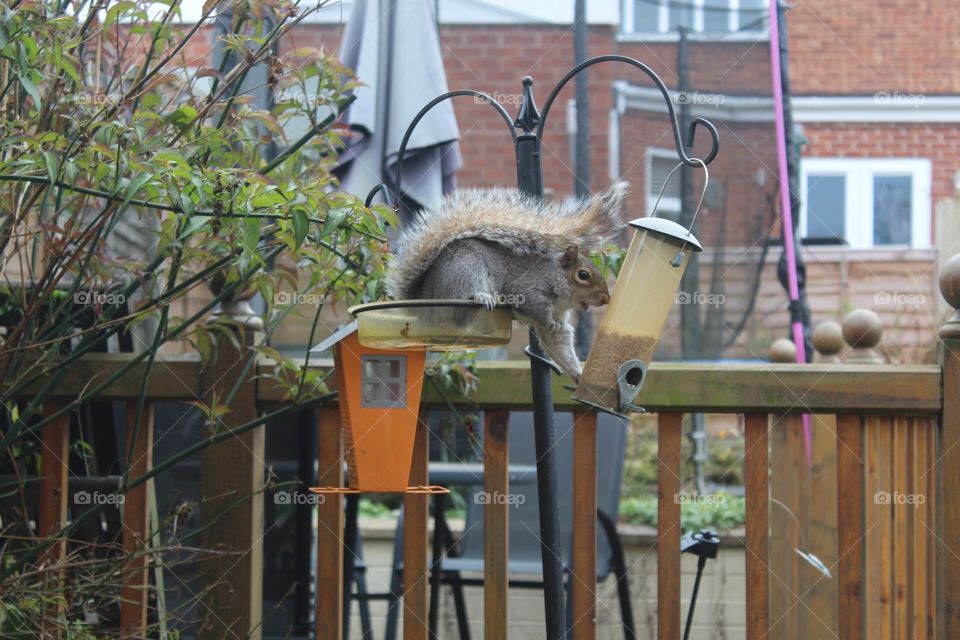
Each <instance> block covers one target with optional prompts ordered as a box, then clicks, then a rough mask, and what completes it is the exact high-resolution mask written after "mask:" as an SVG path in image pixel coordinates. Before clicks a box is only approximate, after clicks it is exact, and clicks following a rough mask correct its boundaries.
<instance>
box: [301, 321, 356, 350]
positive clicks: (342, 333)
mask: <svg viewBox="0 0 960 640" xmlns="http://www.w3.org/2000/svg"><path fill="white" fill-rule="evenodd" d="M356 330H357V321H356V320H354V321H353V322H348V323H347V324H344V325H340V327H338V328H337V330H336V331H334V332H333V333H331V334H330V335H329V336H328V337H327V338H326V339H325V340H324V341H323V342H321V343H320V344H318V345H317V346H315V347H313V348H312V349H310V353H323V352H324V351H329V350H330V349H332V348H333V345H335V344H337V343H338V342H340V341H341V340H343V339H344V338H346V337H347V336H348V335H350V334H351V333H353V332H354V331H356Z"/></svg>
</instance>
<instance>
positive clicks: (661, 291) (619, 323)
mask: <svg viewBox="0 0 960 640" xmlns="http://www.w3.org/2000/svg"><path fill="white" fill-rule="evenodd" d="M680 166H682V165H679V164H678V165H677V166H676V167H674V169H673V171H671V172H670V174H669V175H668V176H667V180H669V179H670V176H672V175H673V173H674V172H675V171H676V170H677V169H678V168H679V167H680ZM701 166H703V169H704V171H705V172H706V166H705V165H703V164H702V163H701ZM705 175H706V174H705ZM706 182H707V181H706V180H705V182H704V192H705V191H706ZM664 186H666V181H665V182H664ZM662 194H663V190H662V189H661V196H662ZM700 201H701V203H702V202H703V197H702V195H701V198H700ZM657 202H658V203H659V198H658V200H657ZM699 209H700V206H699V205H698V206H697V211H698V212H699ZM655 215H656V207H654V216H655ZM654 216H651V217H649V218H637V219H636V220H632V221H630V223H629V225H630V226H631V227H633V228H634V229H636V232H635V233H634V236H633V239H632V240H631V241H630V247H629V249H628V250H627V255H626V258H625V259H624V261H623V266H622V267H621V269H620V275H619V276H618V277H617V283H616V285H615V287H614V289H613V294H612V295H611V296H610V303H609V304H608V305H607V310H606V312H605V313H604V315H603V320H602V321H601V323H600V327H599V328H598V329H597V336H596V339H595V340H594V343H593V347H592V348H591V349H590V354H589V355H588V356H587V363H586V365H585V366H584V369H583V373H582V374H581V376H580V381H579V383H578V384H577V387H576V392H575V393H576V395H575V398H576V399H577V400H579V401H580V402H583V403H585V404H589V405H591V406H594V407H597V408H600V409H603V410H605V411H611V412H615V413H623V412H625V411H643V409H642V408H640V407H639V406H637V405H635V404H634V400H635V399H636V397H637V394H638V393H639V392H640V389H641V388H642V387H643V383H644V382H645V380H646V377H647V367H648V366H649V364H650V360H651V359H652V358H653V353H654V351H655V350H656V347H657V342H658V341H659V340H660V334H661V332H662V331H663V326H664V324H665V323H666V321H667V316H668V315H669V314H670V308H671V307H672V305H673V303H674V300H675V298H676V293H677V290H678V288H679V286H680V280H681V278H683V273H684V271H685V270H686V268H687V264H688V262H689V261H690V254H691V253H692V252H695V251H696V252H699V251H702V250H703V247H702V246H701V245H700V241H699V240H697V238H696V237H695V236H694V235H693V233H691V231H690V229H685V228H684V227H683V226H681V225H679V224H677V223H676V222H672V221H670V220H667V219H665V218H656V217H654ZM694 221H696V213H695V214H694V217H693V221H691V223H690V226H691V228H692V227H693V222H694Z"/></svg>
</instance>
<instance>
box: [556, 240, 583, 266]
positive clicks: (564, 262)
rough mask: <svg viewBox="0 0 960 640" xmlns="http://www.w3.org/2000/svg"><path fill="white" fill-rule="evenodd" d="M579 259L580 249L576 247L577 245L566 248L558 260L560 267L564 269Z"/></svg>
mask: <svg viewBox="0 0 960 640" xmlns="http://www.w3.org/2000/svg"><path fill="white" fill-rule="evenodd" d="M579 257H580V248H579V247H577V245H575V244H572V245H570V246H569V247H567V250H566V251H564V252H563V256H562V257H561V258H560V266H561V267H563V268H564V269H566V268H567V267H569V266H570V265H572V264H574V263H575V262H576V261H577V258H579Z"/></svg>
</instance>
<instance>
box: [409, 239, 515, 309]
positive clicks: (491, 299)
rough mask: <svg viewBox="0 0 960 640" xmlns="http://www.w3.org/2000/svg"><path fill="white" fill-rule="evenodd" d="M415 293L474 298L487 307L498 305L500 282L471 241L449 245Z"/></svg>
mask: <svg viewBox="0 0 960 640" xmlns="http://www.w3.org/2000/svg"><path fill="white" fill-rule="evenodd" d="M414 294H415V297H417V298H423V299H444V298H446V299H454V300H474V301H476V302H479V303H481V304H483V306H484V307H486V308H487V309H492V308H493V307H494V306H495V305H496V295H495V294H496V284H495V283H494V282H493V278H492V277H491V276H490V270H489V267H488V266H487V258H486V256H485V255H484V254H483V252H482V250H480V249H479V248H478V247H473V246H471V245H470V244H469V243H467V242H461V243H455V244H454V245H452V246H450V247H448V248H447V249H446V250H445V251H444V252H443V253H442V254H441V255H440V256H439V257H438V258H437V260H436V261H435V262H434V263H433V265H431V266H430V268H429V269H428V270H427V272H426V274H424V277H423V280H422V282H421V286H420V287H419V290H418V291H415V292H414Z"/></svg>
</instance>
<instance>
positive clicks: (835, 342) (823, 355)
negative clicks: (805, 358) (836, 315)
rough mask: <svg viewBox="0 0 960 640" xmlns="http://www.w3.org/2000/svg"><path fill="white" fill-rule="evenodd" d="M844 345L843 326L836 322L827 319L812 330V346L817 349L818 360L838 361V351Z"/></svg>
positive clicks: (841, 349)
mask: <svg viewBox="0 0 960 640" xmlns="http://www.w3.org/2000/svg"><path fill="white" fill-rule="evenodd" d="M846 346H847V345H846V343H845V342H844V341H843V328H842V327H841V326H840V323H838V322H834V321H833V320H827V321H826V322H821V323H820V324H818V325H817V328H816V329H814V330H813V348H814V349H816V350H817V354H818V356H819V357H818V360H819V361H820V362H839V361H840V358H839V355H840V352H841V351H843V349H844V347H846Z"/></svg>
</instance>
